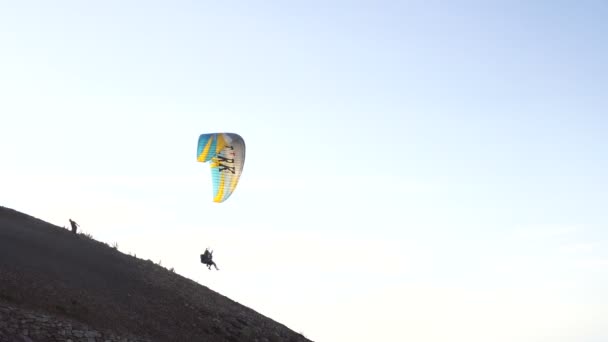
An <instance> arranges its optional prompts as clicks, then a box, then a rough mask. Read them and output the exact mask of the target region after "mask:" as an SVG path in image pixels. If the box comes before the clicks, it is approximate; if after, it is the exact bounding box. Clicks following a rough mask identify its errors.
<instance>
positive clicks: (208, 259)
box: [201, 248, 219, 271]
mask: <svg viewBox="0 0 608 342" xmlns="http://www.w3.org/2000/svg"><path fill="white" fill-rule="evenodd" d="M201 263H203V264H205V265H207V268H208V269H211V266H213V267H215V269H216V270H218V271H219V268H217V265H216V264H215V262H213V251H209V248H206V249H205V253H204V254H201Z"/></svg>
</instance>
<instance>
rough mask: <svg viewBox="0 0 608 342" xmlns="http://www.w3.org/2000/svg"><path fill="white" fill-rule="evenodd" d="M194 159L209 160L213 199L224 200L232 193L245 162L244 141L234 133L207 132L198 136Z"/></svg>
mask: <svg viewBox="0 0 608 342" xmlns="http://www.w3.org/2000/svg"><path fill="white" fill-rule="evenodd" d="M196 159H197V161H199V162H202V163H206V162H210V164H209V165H210V166H211V179H212V182H213V201H214V202H217V203H221V202H224V201H225V200H227V199H228V197H230V195H232V193H233V192H234V189H235V188H236V185H237V184H238V182H239V178H240V177H241V172H242V171H243V164H244V163H245V141H244V140H243V138H242V137H241V136H240V135H238V134H236V133H208V134H201V136H200V137H199V138H198V149H197V153H196Z"/></svg>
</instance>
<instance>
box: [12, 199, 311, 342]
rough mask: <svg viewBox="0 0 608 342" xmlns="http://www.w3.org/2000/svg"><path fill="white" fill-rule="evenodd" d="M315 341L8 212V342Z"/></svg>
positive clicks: (148, 266) (158, 270) (160, 271)
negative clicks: (67, 341)
mask: <svg viewBox="0 0 608 342" xmlns="http://www.w3.org/2000/svg"><path fill="white" fill-rule="evenodd" d="M68 339H70V340H72V341H74V342H76V341H87V342H93V341H103V342H105V341H179V342H184V341H208V342H213V341H235V342H236V341H247V342H252V341H259V342H262V341H263V342H271V341H293V342H298V341H309V340H308V339H306V338H305V337H304V336H302V335H301V334H298V333H296V332H294V331H292V330H290V329H289V328H287V327H285V326H284V325H282V324H280V323H278V322H276V321H274V320H272V319H270V318H268V317H265V316H263V315H261V314H259V313H257V312H255V311H254V310H252V309H249V308H247V307H245V306H243V305H241V304H239V303H237V302H235V301H233V300H231V299H229V298H227V297H225V296H222V295H221V294H219V293H217V292H214V291H212V290H210V289H209V288H207V287H205V286H202V285H200V284H198V283H196V282H194V281H192V280H190V279H187V278H184V277H182V276H180V275H179V274H176V273H173V272H171V271H169V270H167V269H165V268H163V267H161V266H159V265H156V264H154V263H153V262H151V261H149V260H148V261H144V260H141V259H138V258H136V257H133V256H129V255H126V254H123V253H121V252H120V251H118V250H116V249H114V248H112V247H110V246H108V245H107V244H105V243H101V242H98V241H96V240H93V239H91V238H89V237H87V236H85V235H80V234H79V235H75V234H72V233H71V232H70V231H68V230H66V229H63V228H60V227H57V226H55V225H52V224H50V223H47V222H44V221H42V220H39V219H36V218H34V217H32V216H29V215H26V214H23V213H20V212H17V211H15V210H12V209H8V208H4V207H0V341H66V340H68Z"/></svg>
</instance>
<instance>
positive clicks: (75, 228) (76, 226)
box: [70, 219, 80, 234]
mask: <svg viewBox="0 0 608 342" xmlns="http://www.w3.org/2000/svg"><path fill="white" fill-rule="evenodd" d="M70 225H72V233H74V234H76V231H77V230H78V227H80V225H79V224H78V223H76V222H74V221H72V219H70Z"/></svg>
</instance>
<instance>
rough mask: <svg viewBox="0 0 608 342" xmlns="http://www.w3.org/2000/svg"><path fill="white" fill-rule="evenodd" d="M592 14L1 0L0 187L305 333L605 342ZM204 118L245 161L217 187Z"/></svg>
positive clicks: (593, 7) (606, 242)
mask: <svg viewBox="0 0 608 342" xmlns="http://www.w3.org/2000/svg"><path fill="white" fill-rule="evenodd" d="M607 18H608V2H605V1H534V2H526V1H442V2H440V1H422V0H421V1H315V0H313V1H305V2H304V1H283V2H280V1H247V2H246V1H234V2H226V1H224V2H221V1H104V2H84V1H53V2H44V1H19V2H17V1H0V147H1V149H0V151H1V157H0V205H2V206H6V207H9V208H12V209H15V210H19V211H22V212H25V213H27V214H30V215H32V216H35V217H38V218H41V219H43V220H46V221H49V222H51V223H54V224H57V225H59V226H67V225H68V218H73V219H75V220H76V221H77V222H79V223H80V225H81V227H82V230H84V231H85V232H87V233H90V234H92V235H93V236H94V237H95V238H96V239H98V240H101V241H104V242H107V243H108V244H114V243H117V244H118V246H119V249H120V250H121V251H123V252H125V253H135V254H137V256H138V257H140V258H144V259H152V260H153V261H155V262H162V265H163V266H166V267H168V268H170V267H174V268H175V270H176V272H178V273H180V274H181V275H183V276H185V277H188V278H190V279H193V280H195V281H197V282H199V283H200V284H202V285H205V286H208V287H209V288H211V289H212V290H214V291H217V292H219V293H221V294H223V295H225V296H228V297H230V298H231V299H233V300H235V301H238V302H240V303H242V304H244V305H247V306H249V307H251V308H252V309H254V310H256V311H258V312H260V313H262V314H264V315H266V316H268V317H270V318H272V319H274V320H276V321H278V322H280V323H283V324H285V325H287V326H288V327H289V328H291V329H293V330H295V331H297V332H301V333H303V334H304V335H305V336H307V337H308V338H310V339H312V340H314V341H332V342H333V341H349V342H360V341H361V342H362V341H366V342H367V341H428V342H434V341H442V342H443V341H466V342H474V341H484V342H485V341H505V342H506V341H518V342H537V341H551V342H564V341H568V342H569V341H576V342H599V341H606V340H608V328H607V327H608V293H607V292H606V290H605V289H606V288H608V216H607V215H606V212H607V211H606V209H605V205H606V203H608V181H607V179H608V178H607V176H606V175H607V173H608V162H607V158H606V156H607V154H608V137H607V135H606V132H607V131H608V112H607V110H606V108H608V96H607V94H608V66H607V64H606V61H608V38H607V37H608V20H607ZM223 131H225V132H236V133H239V134H240V135H241V136H242V137H243V138H244V139H245V143H246V144H247V156H246V161H245V166H244V170H243V175H242V177H241V180H240V183H239V185H238V187H237V189H236V191H235V193H234V194H233V195H232V197H231V198H230V199H228V201H226V202H224V203H222V204H216V203H213V202H212V194H211V178H210V172H209V165H207V164H202V163H197V162H196V143H197V139H198V136H199V135H200V134H202V133H211V132H223ZM205 247H211V248H213V249H214V250H215V254H214V256H215V260H216V262H217V263H218V266H219V267H220V269H221V270H220V271H218V272H215V271H208V270H207V269H206V268H205V267H204V266H203V265H201V264H200V262H199V254H200V253H202V252H203V251H204V249H205Z"/></svg>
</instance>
